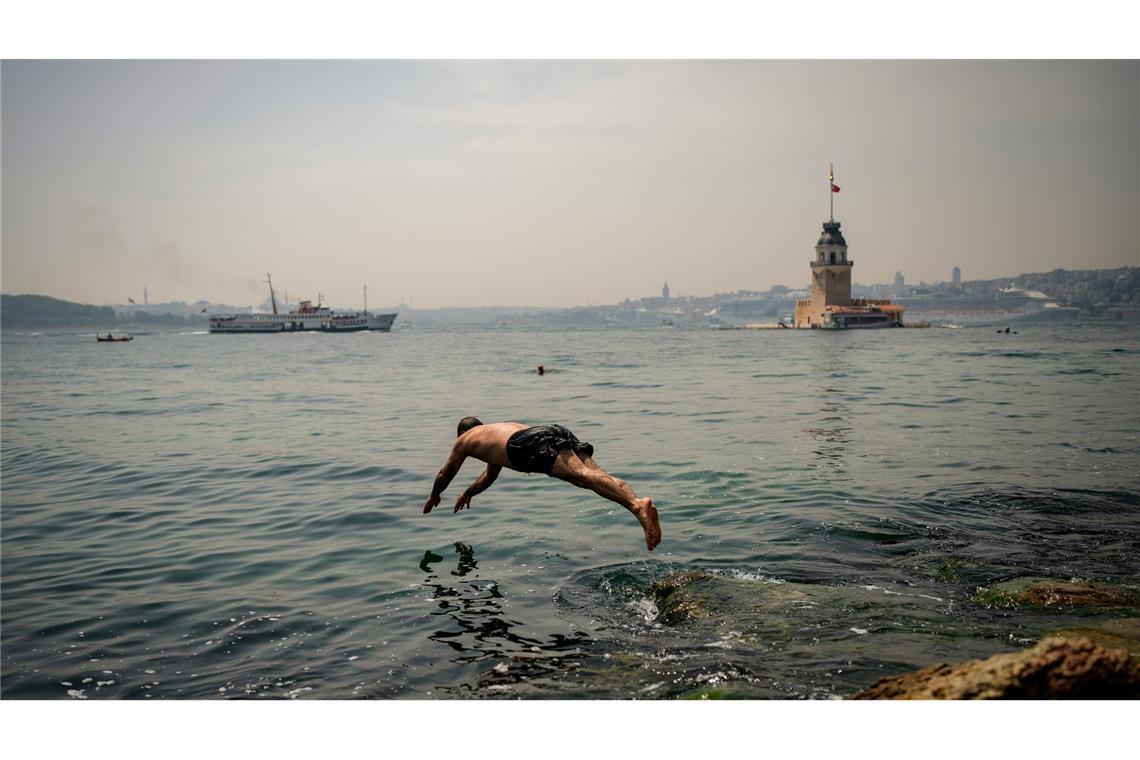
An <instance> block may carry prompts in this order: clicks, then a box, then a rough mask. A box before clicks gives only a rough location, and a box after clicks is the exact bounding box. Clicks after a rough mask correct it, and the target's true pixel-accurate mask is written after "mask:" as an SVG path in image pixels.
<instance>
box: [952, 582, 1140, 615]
mask: <svg viewBox="0 0 1140 760" xmlns="http://www.w3.org/2000/svg"><path fill="white" fill-rule="evenodd" d="M974 601H975V602H979V603H980V604H985V605H988V606H991V607H1106V608H1116V607H1135V606H1136V604H1137V601H1138V600H1137V595H1136V593H1135V592H1133V591H1131V590H1130V589H1124V588H1120V587H1118V586H1113V585H1110V584H1107V583H1101V582H1097V581H1075V580H1074V581H1064V580H1058V579H1056V578H1015V579H1014V580H1011V581H1006V582H1005V583H999V584H998V585H996V586H993V587H991V588H989V589H985V590H984V591H981V592H979V593H978V594H976V595H975V596H974Z"/></svg>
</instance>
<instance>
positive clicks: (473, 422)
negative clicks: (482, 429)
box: [455, 417, 483, 438]
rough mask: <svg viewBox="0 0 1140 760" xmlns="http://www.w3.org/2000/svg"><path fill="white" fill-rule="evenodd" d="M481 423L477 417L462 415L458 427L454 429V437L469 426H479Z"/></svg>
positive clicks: (465, 430) (468, 428) (461, 433)
mask: <svg viewBox="0 0 1140 760" xmlns="http://www.w3.org/2000/svg"><path fill="white" fill-rule="evenodd" d="M482 424H483V422H482V421H481V420H480V419H479V418H478V417H464V418H463V419H461V420H460V421H459V427H458V428H457V429H456V431H455V437H456V438H458V437H459V436H461V435H463V434H464V433H466V432H467V431H468V430H470V429H471V428H473V427H479V426H480V425H482Z"/></svg>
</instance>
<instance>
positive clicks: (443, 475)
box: [424, 442, 467, 515]
mask: <svg viewBox="0 0 1140 760" xmlns="http://www.w3.org/2000/svg"><path fill="white" fill-rule="evenodd" d="M466 458H467V452H466V451H465V450H464V448H463V447H462V446H460V444H459V443H458V442H456V444H455V446H453V447H452V449H451V455H450V456H448V457H447V462H445V463H444V465H443V469H441V470H440V471H439V474H438V475H436V476H435V483H434V484H433V485H432V487H431V496H429V497H428V499H427V501H426V502H424V514H425V515H426V514H427V513H428V512H430V511H431V510H432V508H433V507H436V506H438V505H439V497H440V495H441V494H442V493H443V492H444V491H445V490H447V486H448V485H449V484H450V483H451V480H452V478H454V477H455V475H456V473H458V472H459V468H460V467H461V466H462V465H463V460H464V459H466Z"/></svg>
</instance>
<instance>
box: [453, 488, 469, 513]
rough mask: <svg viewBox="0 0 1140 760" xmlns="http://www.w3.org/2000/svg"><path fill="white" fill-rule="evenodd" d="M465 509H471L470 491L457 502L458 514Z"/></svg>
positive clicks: (464, 493)
mask: <svg viewBox="0 0 1140 760" xmlns="http://www.w3.org/2000/svg"><path fill="white" fill-rule="evenodd" d="M464 507H467V508H468V509H471V492H470V491H464V492H463V493H462V494H461V495H460V497H459V498H458V499H456V500H455V511H456V512H458V511H459V510H461V509H463V508H464Z"/></svg>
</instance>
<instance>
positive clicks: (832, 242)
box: [795, 172, 903, 328]
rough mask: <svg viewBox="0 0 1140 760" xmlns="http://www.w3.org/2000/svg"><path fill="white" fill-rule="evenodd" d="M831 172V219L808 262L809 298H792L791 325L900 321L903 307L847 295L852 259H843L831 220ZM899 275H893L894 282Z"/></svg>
mask: <svg viewBox="0 0 1140 760" xmlns="http://www.w3.org/2000/svg"><path fill="white" fill-rule="evenodd" d="M834 176H835V175H834V172H832V173H831V174H829V182H828V184H829V185H830V186H831V193H832V203H831V219H830V221H826V222H824V223H823V232H822V234H821V235H820V237H819V241H818V242H817V243H816V244H815V259H814V260H813V261H812V262H811V297H810V298H804V299H801V300H799V301H796V310H795V326H796V327H806V328H817V327H840V328H844V327H848V328H850V327H894V326H899V325H901V324H902V313H903V307H902V306H899V305H897V304H892V303H891V302H890V300H889V299H878V298H856V299H853V298H852V297H851V269H852V267H854V266H855V262H854V261H852V260H851V259H849V258H847V240H846V239H844V237H843V232H842V231H841V229H840V227H841V224H840V223H839V222H837V221H835V200H834V198H835V193H838V192H839V187H838V186H837V185H836V184H835V179H834ZM901 278H902V275H901V274H898V273H896V274H895V282H896V284H897V283H898V281H899V280H900V279H901Z"/></svg>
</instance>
